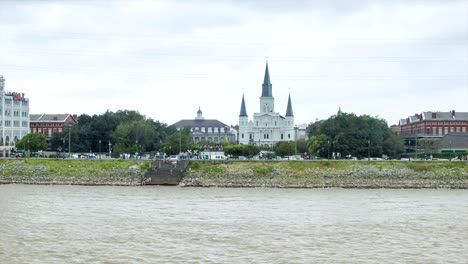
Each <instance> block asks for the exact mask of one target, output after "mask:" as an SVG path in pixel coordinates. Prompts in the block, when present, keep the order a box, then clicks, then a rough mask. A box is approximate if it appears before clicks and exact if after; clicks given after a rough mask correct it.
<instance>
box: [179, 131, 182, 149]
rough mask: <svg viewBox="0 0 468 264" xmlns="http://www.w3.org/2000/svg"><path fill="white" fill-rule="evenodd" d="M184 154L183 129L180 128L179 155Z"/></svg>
mask: <svg viewBox="0 0 468 264" xmlns="http://www.w3.org/2000/svg"><path fill="white" fill-rule="evenodd" d="M180 153H182V127H179V154H180Z"/></svg>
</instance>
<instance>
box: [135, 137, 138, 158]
mask: <svg viewBox="0 0 468 264" xmlns="http://www.w3.org/2000/svg"><path fill="white" fill-rule="evenodd" d="M135 145H136V153H135V159H138V139H137V140H135Z"/></svg>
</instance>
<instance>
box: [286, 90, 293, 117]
mask: <svg viewBox="0 0 468 264" xmlns="http://www.w3.org/2000/svg"><path fill="white" fill-rule="evenodd" d="M286 116H294V114H293V110H292V104H291V94H289V97H288V107H287V108H286Z"/></svg>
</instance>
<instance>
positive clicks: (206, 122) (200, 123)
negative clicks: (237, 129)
mask: <svg viewBox="0 0 468 264" xmlns="http://www.w3.org/2000/svg"><path fill="white" fill-rule="evenodd" d="M172 126H174V127H229V126H228V125H226V124H224V123H223V122H221V121H219V120H216V119H183V120H180V121H178V122H176V123H174V124H173V125H172Z"/></svg>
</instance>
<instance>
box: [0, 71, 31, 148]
mask: <svg viewBox="0 0 468 264" xmlns="http://www.w3.org/2000/svg"><path fill="white" fill-rule="evenodd" d="M0 97H1V100H0V101H1V105H0V111H1V116H0V118H1V122H0V126H1V152H0V153H1V155H2V156H4V157H5V156H6V155H8V153H9V151H10V150H11V149H12V148H14V147H15V143H16V141H18V140H20V139H21V138H23V137H24V136H25V135H27V134H28V133H29V99H28V98H26V97H25V96H24V93H18V92H8V91H6V90H5V78H4V77H3V76H1V75H0Z"/></svg>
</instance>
